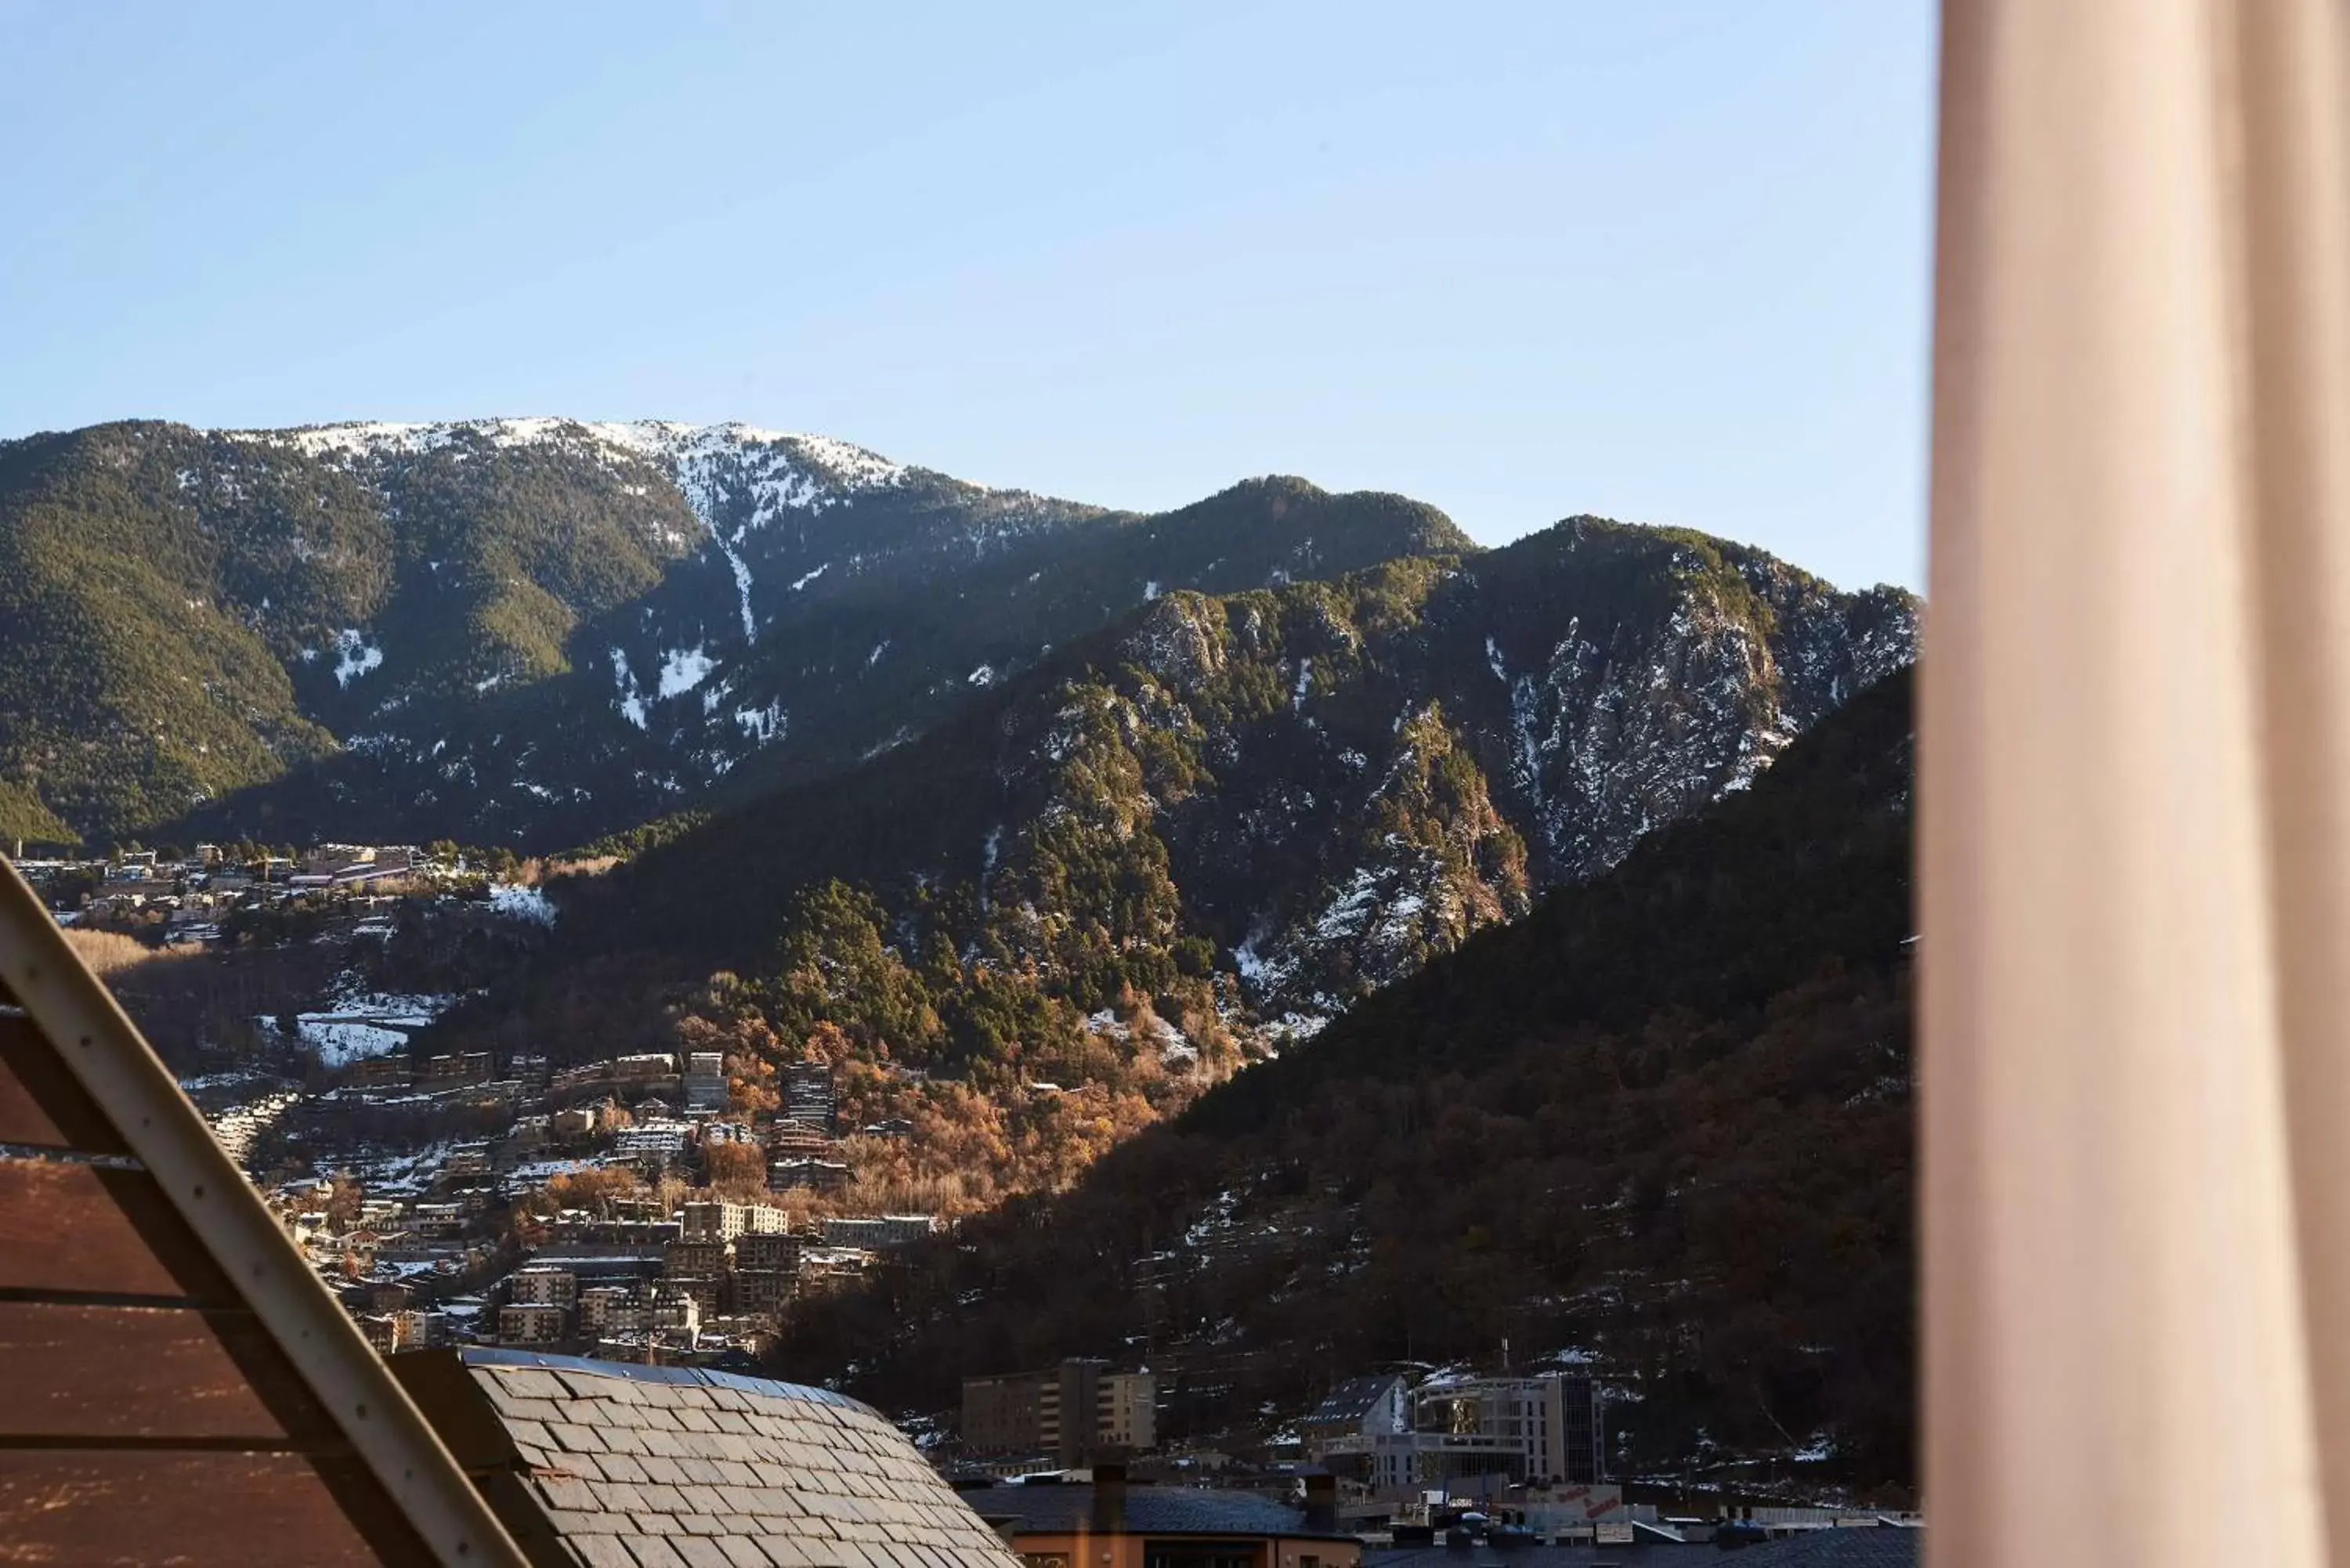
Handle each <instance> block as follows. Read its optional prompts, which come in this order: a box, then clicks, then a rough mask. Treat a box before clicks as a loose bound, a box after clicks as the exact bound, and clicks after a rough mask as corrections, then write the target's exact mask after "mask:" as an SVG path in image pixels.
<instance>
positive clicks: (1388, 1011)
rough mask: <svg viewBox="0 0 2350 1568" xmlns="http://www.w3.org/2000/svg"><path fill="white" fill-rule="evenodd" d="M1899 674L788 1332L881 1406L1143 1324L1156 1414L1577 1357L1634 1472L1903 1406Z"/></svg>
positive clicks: (902, 1403)
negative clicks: (1406, 1369) (1294, 1040)
mask: <svg viewBox="0 0 2350 1568" xmlns="http://www.w3.org/2000/svg"><path fill="white" fill-rule="evenodd" d="M1910 733H1911V732H1910V711H1909V681H1908V677H1907V676H1906V674H1905V675H1902V676H1899V677H1897V678H1896V679H1894V680H1889V681H1887V682H1886V683H1884V684H1883V685H1881V686H1879V687H1877V688H1876V689H1875V690H1873V691H1869V692H1867V693H1866V694H1865V695H1863V696H1862V697H1860V698H1859V699H1857V700H1856V701H1853V702H1852V703H1851V704H1850V705H1849V706H1848V707H1847V708H1846V709H1845V710H1844V711H1841V712H1839V713H1837V714H1835V715H1834V716H1832V717H1830V718H1827V719H1825V720H1824V721H1823V722H1821V724H1820V725H1819V726H1818V727H1817V728H1816V729H1814V730H1813V731H1812V732H1810V733H1808V734H1807V735H1806V736H1804V739H1802V740H1801V741H1799V742H1796V743H1795V744H1794V746H1793V747H1792V748H1791V749H1790V750H1789V752H1788V753H1787V754H1786V755H1785V756H1784V757H1783V759H1782V760H1781V761H1780V762H1779V763H1778V764H1777V765H1776V766H1774V767H1773V769H1772V770H1771V771H1770V772H1769V773H1768V774H1765V775H1764V776H1763V777H1762V778H1761V779H1760V780H1758V781H1757V782H1756V784H1755V785H1754V787H1753V788H1752V790H1751V791H1749V792H1746V793H1744V794H1736V795H1732V796H1731V797H1728V798H1727V799H1725V800H1724V801H1723V802H1721V804H1720V805H1718V806H1717V807H1716V808H1715V809H1713V810H1711V812H1709V813H1707V814H1705V815H1701V816H1700V817H1698V818H1697V819H1695V820H1691V821H1688V822H1684V823H1681V824H1679V825H1678V826H1671V827H1669V828H1666V829H1664V830H1663V831H1660V832H1659V833H1658V834H1657V835H1655V836H1653V837H1651V838H1649V839H1648V840H1647V841H1646V842H1644V843H1643V844H1641V845H1640V846H1638V848H1637V849H1635V850H1634V851H1633V852H1632V854H1631V855H1630V856H1629V857H1628V858H1627V859H1626V860H1625V861H1624V863H1623V864H1622V865H1621V866H1620V867H1617V869H1616V870H1615V871H1613V872H1612V873H1609V874H1608V875H1607V876H1604V877H1600V878H1598V879H1596V880H1594V881H1591V882H1587V883H1585V884H1583V885H1580V886H1576V887H1571V888H1562V889H1560V890H1558V891H1556V892H1555V893H1553V894H1551V895H1550V896H1549V897H1547V898H1545V899H1544V900H1543V901H1542V903H1541V904H1540V906H1539V907H1538V908H1537V909H1535V910H1534V912H1533V913H1532V914H1531V915H1530V916H1528V917H1527V918H1526V919H1523V920H1519V921H1516V922H1513V923H1511V924H1508V925H1504V926H1500V927H1497V928H1494V929H1488V930H1484V931H1482V932H1481V933H1479V934H1477V935H1476V936H1474V937H1472V938H1471V939H1470V940H1468V941H1467V942H1466V943H1464V944H1463V945H1462V946H1461V949H1460V950H1458V951H1457V952H1454V953H1452V954H1451V955H1449V956H1444V957H1440V958H1437V959H1435V960H1434V961H1431V962H1430V964H1429V965H1428V966H1427V967H1426V968H1425V969H1423V970H1422V971H1420V972H1419V974H1418V975H1417V976H1416V977H1414V978H1411V979H1409V980H1406V981H1403V982H1401V983H1400V984H1399V985H1397V986H1395V987H1393V988H1391V989H1389V990H1388V991H1386V992H1382V993H1380V994H1379V995H1378V996H1376V997H1373V998H1371V999H1369V1000H1368V1001H1366V1002H1362V1003H1360V1004H1359V1005H1357V1007H1356V1008H1355V1009H1353V1010H1352V1011H1351V1012H1348V1013H1347V1015H1346V1016H1344V1017H1342V1018H1341V1019H1339V1020H1338V1021H1337V1022H1336V1023H1333V1024H1332V1025H1331V1026H1330V1027H1329V1028H1328V1029H1327V1030H1326V1031H1325V1032H1324V1033H1322V1034H1321V1035H1320V1036H1319V1037H1318V1038H1317V1039H1315V1041H1314V1042H1313V1043H1312V1044H1309V1045H1305V1046H1302V1047H1300V1048H1297V1049H1295V1050H1293V1051H1291V1052H1289V1053H1287V1054H1284V1056H1283V1057H1282V1058H1281V1059H1280V1060H1278V1061H1275V1062H1272V1063H1268V1064H1264V1065H1262V1066H1259V1067H1256V1068H1253V1069H1252V1070H1251V1071H1250V1072H1248V1073H1246V1074H1244V1075H1241V1076H1240V1077H1238V1078H1236V1079H1234V1080H1232V1082H1230V1083H1228V1084H1226V1085H1223V1086H1222V1087H1220V1088H1217V1089H1214V1090H1212V1091H1211V1092H1210V1093H1208V1094H1207V1095H1205V1096H1203V1097H1201V1098H1200V1099H1199V1100H1198V1101H1197V1102H1196V1103H1195V1104H1193V1105H1192V1106H1191V1108H1190V1109H1189V1110H1188V1111H1187V1112H1186V1113H1184V1114H1183V1115H1182V1116H1180V1117H1179V1118H1177V1119H1175V1120H1172V1121H1170V1122H1167V1123H1163V1124H1161V1125H1159V1126H1158V1127H1153V1128H1151V1129H1150V1130H1149V1131H1147V1132H1145V1133H1143V1134H1142V1135H1141V1136H1139V1137H1136V1138H1135V1139H1133V1140H1132V1141H1130V1142H1128V1143H1127V1144H1125V1145H1124V1146H1123V1147H1119V1148H1118V1149H1116V1150H1115V1151H1113V1152H1111V1153H1109V1154H1108V1155H1107V1156H1106V1157H1105V1158H1102V1159H1101V1160H1100V1161H1099V1162H1098V1163H1097V1164H1096V1165H1095V1166H1094V1167H1093V1168H1091V1170H1090V1171H1089V1172H1088V1173H1087V1176H1086V1177H1085V1178H1084V1179H1082V1180H1081V1181H1080V1182H1079V1183H1078V1184H1077V1185H1076V1187H1075V1188H1074V1189H1072V1190H1070V1191H1068V1192H1066V1193H1065V1194H1063V1195H1061V1196H1059V1197H1055V1198H1049V1199H1048V1198H1043V1197H1038V1198H1035V1199H1018V1200H1015V1201H1014V1202H1012V1203H1011V1204H1009V1205H1008V1206H1006V1207H1005V1208H1004V1209H1003V1210H1001V1211H999V1212H997V1213H995V1214H993V1215H989V1216H986V1217H983V1218H977V1219H974V1220H971V1221H969V1222H967V1223H966V1224H965V1225H964V1226H963V1227H962V1231H960V1232H959V1234H958V1235H957V1236H956V1237H955V1238H954V1239H953V1240H952V1241H942V1242H941V1244H939V1245H937V1246H936V1247H934V1248H931V1250H929V1251H927V1252H926V1253H925V1254H924V1255H923V1256H922V1257H921V1259H920V1262H918V1264H917V1265H916V1266H915V1267H914V1268H912V1269H910V1270H909V1271H905V1272H896V1273H891V1274H889V1275H887V1276H883V1277H880V1278H879V1279H877V1280H876V1281H875V1282H873V1283H872V1284H871V1286H870V1287H868V1289H867V1290H865V1291H863V1292H860V1293H853V1294H847V1295H841V1296H836V1297H831V1298H820V1299H816V1300H813V1301H810V1302H808V1303H804V1304H803V1306H802V1307H801V1309H800V1310H799V1312H798V1314H797V1316H796V1317H795V1320H794V1322H793V1323H792V1324H791V1325H790V1330H789V1332H788V1333H787V1334H785V1338H784V1341H783V1345H782V1349H781V1351H780V1353H779V1357H778V1361H777V1369H778V1370H780V1371H781V1372H783V1373H785V1374H786V1375H791V1376H819V1375H821V1376H837V1375H838V1374H839V1372H840V1369H841V1368H844V1367H846V1368H851V1369H853V1371H852V1373H851V1374H850V1376H849V1379H848V1384H847V1386H849V1387H850V1389H851V1390H852V1391H854V1392H856V1393H858V1394H860V1395H862V1396H864V1397H869V1398H873V1399H877V1400H879V1401H882V1402H884V1403H885V1404H887V1405H889V1406H890V1407H899V1408H915V1409H924V1410H930V1409H938V1408H941V1407H947V1406H949V1405H951V1403H952V1400H953V1397H954V1392H955V1388H956V1379H957V1378H958V1377H959V1376H961V1375H962V1373H964V1372H967V1371H969V1370H970V1369H971V1368H973V1367H1011V1366H1032V1365H1042V1364H1045V1363H1046V1362H1048V1361H1050V1360H1051V1359H1052V1358H1054V1357H1055V1356H1060V1355H1104V1356H1110V1357H1116V1358H1118V1359H1120V1360H1121V1361H1126V1362H1133V1361H1137V1360H1139V1361H1141V1362H1144V1363H1146V1364H1148V1365H1149V1366H1152V1367H1153V1368H1154V1369H1156V1370H1157V1371H1158V1372H1159V1374H1160V1376H1161V1378H1162V1380H1164V1382H1163V1384H1162V1386H1165V1384H1169V1383H1171V1385H1172V1386H1173V1388H1174V1395H1173V1399H1172V1403H1171V1404H1170V1412H1169V1417H1170V1420H1171V1421H1173V1422H1174V1423H1175V1424H1176V1425H1177V1427H1178V1435H1182V1434H1184V1433H1200V1434H1204V1433H1208V1432H1212V1431H1218V1430H1222V1429H1224V1428H1227V1427H1228V1426H1240V1427H1243V1428H1246V1427H1248V1426H1250V1425H1252V1424H1253V1423H1254V1422H1255V1421H1257V1420H1258V1419H1259V1418H1260V1417H1259V1412H1260V1410H1263V1411H1265V1412H1277V1411H1292V1412H1294V1411H1295V1410H1296V1409H1297V1408H1299V1407H1302V1406H1303V1405H1304V1404H1305V1403H1307V1402H1309V1401H1310V1398H1311V1397H1314V1396H1315V1394H1316V1393H1318V1391H1319V1390H1320V1389H1321V1388H1322V1387H1324V1386H1327V1384H1328V1383H1329V1382H1330V1381H1332V1380H1334V1379H1336V1378H1338V1377H1341V1376H1347V1375H1350V1374H1353V1373H1356V1372H1358V1371H1361V1370H1365V1369H1367V1368H1369V1367H1373V1366H1380V1365H1384V1364H1388V1363H1392V1362H1396V1361H1400V1360H1416V1361H1420V1362H1443V1361H1447V1360H1451V1359H1456V1358H1463V1359H1465V1358H1480V1359H1491V1358H1492V1357H1493V1356H1494V1355H1496V1354H1497V1353H1498V1351H1499V1349H1500V1346H1501V1345H1502V1342H1503V1339H1504V1338H1507V1339H1508V1340H1509V1342H1510V1343H1511V1344H1512V1345H1514V1346H1515V1348H1516V1354H1517V1355H1518V1357H1519V1361H1520V1364H1521V1365H1523V1364H1527V1363H1538V1362H1541V1361H1543V1360H1544V1359H1545V1358H1549V1357H1554V1356H1558V1355H1566V1356H1567V1357H1568V1358H1570V1359H1576V1360H1583V1359H1590V1360H1594V1361H1596V1366H1597V1367H1598V1369H1599V1370H1600V1372H1601V1374H1602V1376H1603V1377H1604V1378H1605V1379H1606V1381H1607V1382H1608V1383H1609V1384H1610V1385H1611V1386H1614V1388H1615V1389H1616V1390H1617V1395H1618V1398H1617V1407H1616V1414H1615V1417H1614V1418H1613V1423H1614V1425H1615V1426H1616V1427H1617V1430H1618V1434H1619V1438H1620V1441H1621V1442H1622V1444H1623V1452H1622V1454H1621V1455H1620V1457H1619V1461H1618V1462H1619V1465H1620V1466H1621V1467H1622V1471H1621V1472H1619V1473H1633V1474H1638V1473H1641V1472H1642V1471H1643V1470H1644V1469H1668V1468H1669V1469H1680V1468H1682V1467H1684V1466H1687V1465H1690V1464H1692V1463H1696V1462H1700V1461H1703V1460H1706V1459H1719V1458H1721V1457H1722V1456H1723V1455H1726V1454H1735V1453H1742V1452H1744V1453H1755V1452H1779V1453H1784V1452H1786V1451H1787V1450H1790V1449H1794V1448H1796V1447H1798V1446H1804V1447H1807V1448H1810V1449H1813V1450H1814V1452H1815V1453H1816V1452H1818V1451H1821V1450H1822V1449H1825V1451H1827V1452H1828V1453H1830V1454H1831V1455H1832V1456H1833V1458H1832V1459H1831V1461H1830V1462H1829V1463H1828V1465H1827V1466H1826V1467H1825V1469H1826V1471H1827V1473H1829V1474H1832V1475H1834V1476H1835V1477H1837V1478H1839V1479H1841V1480H1847V1481H1850V1482H1853V1483H1856V1484H1859V1485H1862V1486H1878V1485H1884V1484H1887V1483H1890V1484H1894V1485H1899V1484H1902V1483H1906V1482H1908V1481H1909V1480H1911V1478H1912V1477H1913V1475H1914V1471H1913V1469H1912V1458H1911V1453H1910V1431H1911V1422H1912V1415H1913V1408H1914V1381H1913V1371H1912V1360H1913V1350H1914V1345H1913V1334H1912V1327H1911V1317H1912V1313H1913V1310H1914V1296H1913V1285H1912V1279H1911V1251H1912V1244H1913V1241H1912V1226H1911V1168H1912V1166H1911V1162H1912V1133H1911V1104H1912V1080H1911V1060H1910V1025H1909V986H1910V978H1909V971H1908V946H1907V942H1908V937H1909V923H1908V922H1909V882H1908V846H1909V834H1910V808H1909V799H1910V778H1911V740H1910Z"/></svg>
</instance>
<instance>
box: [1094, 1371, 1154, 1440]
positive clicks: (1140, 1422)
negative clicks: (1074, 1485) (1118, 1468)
mask: <svg viewBox="0 0 2350 1568" xmlns="http://www.w3.org/2000/svg"><path fill="white" fill-rule="evenodd" d="M1094 1410H1095V1420H1094V1433H1095V1436H1096V1438H1097V1439H1098V1440H1099V1442H1100V1444H1101V1446H1102V1448H1103V1449H1106V1450H1108V1451H1110V1452H1113V1453H1124V1454H1139V1453H1147V1452H1148V1451H1149V1450H1150V1449H1155V1448H1157V1447H1158V1446H1159V1380H1158V1379H1157V1378H1156V1377H1153V1376H1151V1375H1150V1374H1149V1373H1148V1372H1105V1373H1103V1374H1102V1376H1101V1379H1100V1393H1099V1394H1098V1396H1097V1397H1096V1399H1095V1403H1094Z"/></svg>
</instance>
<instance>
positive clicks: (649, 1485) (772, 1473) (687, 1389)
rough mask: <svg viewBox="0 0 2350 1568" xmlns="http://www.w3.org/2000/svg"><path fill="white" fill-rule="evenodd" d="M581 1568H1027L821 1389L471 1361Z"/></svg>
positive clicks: (545, 1361) (888, 1441) (592, 1365)
mask: <svg viewBox="0 0 2350 1568" xmlns="http://www.w3.org/2000/svg"><path fill="white" fill-rule="evenodd" d="M462 1359H463V1363H464V1365H465V1366H466V1368H467V1370H468V1371H469V1372H470V1374H471V1379H470V1380H471V1383H472V1385H473V1386H474V1387H475V1388H476V1390H477V1391H478V1392H479V1393H480V1394H481V1396H482V1397H483V1399H484V1402H485V1404H486V1406H487V1407H489V1408H490V1410H491V1411H492V1412H493V1413H494V1415H495V1416H496V1417H497V1418H498V1419H499V1421H500V1422H501V1423H502V1424H504V1427H505V1428H506V1430H507V1431H508V1433H509V1434H510V1436H512V1437H513V1438H514V1439H515V1448H516V1451H517V1452H519V1453H521V1454H522V1455H523V1456H524V1460H523V1473H525V1475H527V1476H528V1477H529V1480H530V1486H529V1488H527V1489H525V1495H526V1496H528V1497H530V1498H531V1499H532V1500H533V1501H535V1503H536V1506H537V1508H538V1511H539V1512H540V1513H541V1515H542V1516H543V1521H544V1522H545V1523H546V1524H548V1525H551V1526H552V1527H553V1528H554V1530H555V1531H556V1533H557V1535H558V1536H559V1537H560V1538H562V1539H563V1540H564V1541H565V1542H567V1545H568V1546H569V1548H570V1549H571V1551H572V1552H574V1553H575V1554H576V1555H577V1557H578V1559H579V1560H580V1561H581V1562H582V1563H584V1564H586V1565H587V1568H1019V1560H1018V1559H1017V1558H1016V1557H1015V1556H1014V1555H1013V1553H1012V1552H1010V1551H1009V1549H1007V1548H1006V1547H1005V1546H1004V1545H1003V1542H1002V1541H1001V1539H1000V1538H998V1537H997V1536H996V1535H995V1533H994V1532H993V1531H992V1530H990V1529H989V1528H988V1526H987V1525H986V1524H985V1523H984V1522H983V1521H982V1520H981V1519H980V1517H979V1515H978V1514H977V1513H976V1512H974V1511H972V1509H971V1508H970V1507H968V1506H967V1505H966V1504H965V1503H964V1501H962V1499H961V1498H959V1497H958V1496H956V1494H955V1493H954V1491H953V1490H951V1488H949V1487H948V1486H947V1485H946V1483H945V1482H944V1481H942V1480H940V1478H939V1477H938V1475H937V1473H936V1472H935V1471H934V1470H932V1469H931V1467H930V1465H929V1464H928V1463H927V1462H926V1461H925V1460H924V1459H922V1457H921V1456H920V1454H918V1453H917V1452H915V1451H914V1449H913V1448H912V1446H911V1445H910V1444H909V1443H908V1442H907V1441H906V1439H905V1438H904V1437H903V1436H902V1435H901V1434H900V1433H899V1431H898V1430H897V1429H896V1428H894V1427H892V1426H890V1425H889V1422H888V1421H887V1420H885V1419H883V1418H882V1417H880V1416H879V1415H878V1414H877V1413H875V1412H874V1411H872V1410H870V1409H868V1408H867V1407H865V1406H862V1405H859V1404H858V1403H856V1402H855V1401H853V1400H849V1399H845V1398H843V1397H840V1396H839V1395H837V1394H833V1393H829V1392H827V1391H826V1390H823V1389H814V1388H801V1387H795V1386H792V1385H790V1384H783V1383H770V1382H765V1381H763V1380H761V1379H757V1378H746V1377H735V1376H728V1375H725V1374H720V1373H712V1372H704V1371H697V1370H694V1369H690V1368H673V1367H631V1366H608V1365H604V1364H600V1363H596V1362H586V1361H577V1360H574V1359H571V1358H568V1357H561V1356H541V1355H531V1354H529V1353H527V1352H513V1351H479V1350H474V1351H467V1352H464V1353H463V1356H462Z"/></svg>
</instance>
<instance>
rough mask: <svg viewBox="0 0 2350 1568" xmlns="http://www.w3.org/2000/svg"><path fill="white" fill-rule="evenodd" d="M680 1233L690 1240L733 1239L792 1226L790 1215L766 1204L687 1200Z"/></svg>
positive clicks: (682, 1212) (769, 1232) (777, 1231)
mask: <svg viewBox="0 0 2350 1568" xmlns="http://www.w3.org/2000/svg"><path fill="white" fill-rule="evenodd" d="M681 1220H682V1224H681V1227H680V1234H681V1235H682V1236H683V1237H684V1238H685V1240H687V1241H733V1240H734V1239H735V1238H737V1237H740V1236H748V1235H754V1234H758V1235H766V1234H780V1233H781V1232H783V1231H788V1230H790V1229H791V1223H792V1217H791V1215H790V1214H788V1213H787V1212H785V1210H781V1209H777V1208H775V1207H773V1206H772V1205H769V1204H765V1203H727V1202H723V1201H713V1202H707V1203H688V1204H686V1205H685V1206H684V1208H683V1210H682V1211H681Z"/></svg>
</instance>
